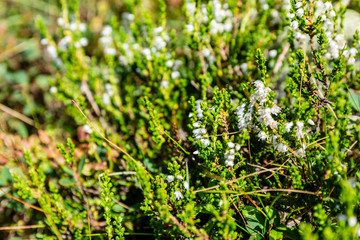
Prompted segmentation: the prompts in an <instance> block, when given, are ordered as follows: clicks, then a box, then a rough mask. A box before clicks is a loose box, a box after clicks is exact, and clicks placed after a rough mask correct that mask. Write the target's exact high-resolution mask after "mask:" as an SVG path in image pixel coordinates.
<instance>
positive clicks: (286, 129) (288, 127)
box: [285, 122, 294, 132]
mask: <svg viewBox="0 0 360 240" xmlns="http://www.w3.org/2000/svg"><path fill="white" fill-rule="evenodd" d="M293 125H294V123H292V122H287V123H285V132H290V131H291V127H292V126H293Z"/></svg>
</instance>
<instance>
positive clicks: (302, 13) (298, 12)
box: [296, 8, 304, 18]
mask: <svg viewBox="0 0 360 240" xmlns="http://www.w3.org/2000/svg"><path fill="white" fill-rule="evenodd" d="M296 16H298V17H299V18H301V17H302V16H304V9H302V8H299V9H298V10H296Z"/></svg>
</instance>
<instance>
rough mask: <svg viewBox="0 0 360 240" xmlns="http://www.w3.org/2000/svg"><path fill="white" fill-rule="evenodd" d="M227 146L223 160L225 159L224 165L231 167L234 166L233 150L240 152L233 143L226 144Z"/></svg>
mask: <svg viewBox="0 0 360 240" xmlns="http://www.w3.org/2000/svg"><path fill="white" fill-rule="evenodd" d="M227 146H228V147H229V149H228V150H227V151H226V152H225V155H224V158H225V165H226V166H227V167H233V166H234V160H235V150H236V151H239V150H240V145H239V144H234V143H233V142H228V143H227Z"/></svg>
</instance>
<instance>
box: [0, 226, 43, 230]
mask: <svg viewBox="0 0 360 240" xmlns="http://www.w3.org/2000/svg"><path fill="white" fill-rule="evenodd" d="M44 227H45V226H43V225H28V226H9V227H0V231H16V230H23V229H34V228H44Z"/></svg>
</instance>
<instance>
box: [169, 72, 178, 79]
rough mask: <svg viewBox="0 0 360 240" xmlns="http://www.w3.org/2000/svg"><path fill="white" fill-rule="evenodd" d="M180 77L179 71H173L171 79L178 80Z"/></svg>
mask: <svg viewBox="0 0 360 240" xmlns="http://www.w3.org/2000/svg"><path fill="white" fill-rule="evenodd" d="M179 77H180V72H179V71H173V72H172V73H171V78H172V79H176V78H179Z"/></svg>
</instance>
